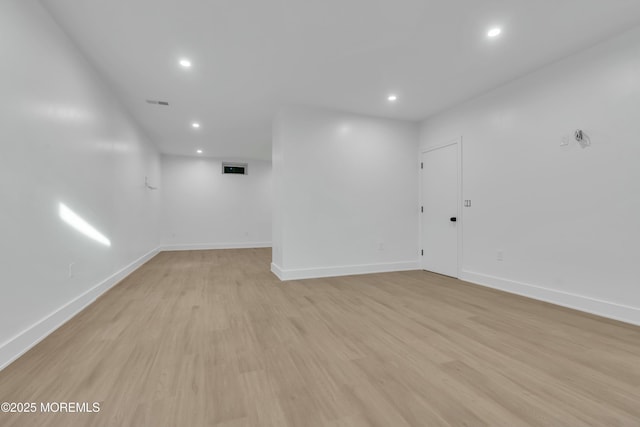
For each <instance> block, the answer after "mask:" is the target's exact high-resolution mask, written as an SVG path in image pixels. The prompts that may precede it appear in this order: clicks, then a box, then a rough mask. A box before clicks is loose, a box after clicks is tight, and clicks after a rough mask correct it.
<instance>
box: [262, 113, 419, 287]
mask: <svg viewBox="0 0 640 427" xmlns="http://www.w3.org/2000/svg"><path fill="white" fill-rule="evenodd" d="M273 147H274V156H273V166H274V176H275V177H276V178H275V179H276V187H277V189H278V190H277V191H278V193H276V198H277V203H276V205H275V206H274V272H276V274H278V275H279V276H280V277H281V278H303V277H319V276H332V275H340V274H355V273H368V272H375V271H390V270H403V269H414V268H417V252H418V203H417V195H418V162H417V160H416V153H417V151H418V126H417V124H415V123H411V122H404V121H398V120H387V119H379V118H374V117H367V116H361V115H356V114H350V113H344V112H338V111H328V110H322V109H315V108H308V107H287V108H284V109H283V110H282V111H280V113H279V115H278V116H277V118H276V121H275V123H274V143H273Z"/></svg>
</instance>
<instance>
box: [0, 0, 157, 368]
mask: <svg viewBox="0 0 640 427" xmlns="http://www.w3.org/2000/svg"><path fill="white" fill-rule="evenodd" d="M0 29H1V33H2V36H1V37H0V52H2V61H1V62H0V93H1V94H2V96H0V141H1V142H0V201H1V204H2V205H1V208H0V227H1V233H0V235H1V236H2V238H1V239H0V262H1V263H2V267H1V268H0V368H2V367H3V366H5V365H6V364H7V363H9V362H10V361H11V360H12V359H14V358H15V357H17V356H18V355H19V354H21V353H22V352H23V351H25V350H26V349H27V348H29V347H30V346H31V345H33V344H34V343H35V342H37V341H38V340H39V339H41V338H42V337H43V336H45V335H46V334H47V333H48V332H50V331H51V330H53V329H55V328H56V327H57V326H59V325H60V324H61V323H62V322H64V321H65V320H66V319H67V318H69V317H70V316H72V315H73V314H75V313H76V312H77V311H79V310H80V309H81V308H82V307H84V306H85V305H86V304H87V303H89V302H90V301H92V300H93V298H95V297H96V296H97V295H99V294H100V293H101V292H103V291H104V290H106V289H108V287H109V286H111V285H113V284H114V283H116V282H117V281H118V280H119V279H120V278H122V277H123V275H125V274H127V273H128V272H129V271H130V270H131V269H132V268H134V267H135V266H137V265H138V264H139V262H138V263H135V262H136V261H142V260H144V259H146V257H147V256H148V255H149V253H150V251H153V249H154V248H156V247H157V246H158V239H157V236H158V219H157V211H158V207H159V196H158V194H156V193H152V192H149V191H147V190H145V188H144V176H145V175H148V176H150V178H151V179H152V180H154V181H155V182H158V180H159V178H160V176H159V156H158V154H157V152H156V150H155V149H154V148H152V146H151V145H150V144H149V143H148V142H147V140H146V139H145V137H144V136H143V135H142V134H141V133H140V131H139V130H138V129H137V128H136V126H135V125H134V124H133V122H132V121H131V120H130V119H129V116H128V115H127V114H126V113H125V112H123V110H122V108H121V106H120V104H118V102H117V101H116V100H115V99H114V97H113V96H112V95H111V93H110V91H109V90H108V88H106V87H105V85H104V84H103V82H102V80H101V79H100V77H99V76H98V75H97V74H96V72H95V71H94V70H93V68H92V67H91V65H89V64H88V63H87V61H86V60H85V59H84V58H83V57H82V56H81V55H80V54H79V53H78V51H77V49H76V48H75V47H74V46H73V44H72V43H71V42H70V41H69V40H68V39H67V37H66V36H65V35H64V34H63V33H62V32H61V30H60V29H59V28H58V26H57V25H56V24H55V23H54V22H53V21H52V20H51V18H50V17H49V15H48V14H47V13H46V12H45V11H44V10H43V8H42V7H41V5H40V3H39V2H37V1H34V0H21V1H17V0H16V1H3V2H0ZM60 203H64V204H66V205H67V206H68V207H69V208H71V209H72V210H73V211H75V212H76V213H77V214H78V215H80V216H82V217H83V218H84V219H85V220H86V221H87V222H88V223H90V224H91V225H92V226H93V227H95V228H96V229H97V230H99V231H100V232H102V233H103V234H104V235H105V236H106V237H108V238H109V239H110V241H111V246H110V247H107V246H105V245H102V244H100V243H97V242H96V241H94V240H91V239H89V238H87V237H86V236H84V235H83V234H81V233H79V232H78V231H76V230H74V229H72V228H71V227H70V226H69V225H67V224H66V223H64V222H63V221H62V220H61V218H60V216H59V204H60ZM151 253H153V252H151ZM70 263H75V264H74V268H73V271H72V276H73V277H69V264H70ZM131 263H134V265H130V264H131ZM128 266H129V268H127V267H128Z"/></svg>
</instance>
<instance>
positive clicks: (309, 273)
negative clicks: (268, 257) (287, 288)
mask: <svg viewBox="0 0 640 427" xmlns="http://www.w3.org/2000/svg"><path fill="white" fill-rule="evenodd" d="M419 269H420V266H419V263H418V262H417V261H405V262H391V263H382V264H360V265H344V266H339V267H319V268H299V269H290V270H285V269H283V268H281V267H280V266H278V265H276V264H273V263H271V272H272V273H273V274H275V275H276V276H278V279H280V280H300V279H316V278H319V277H335V276H352V275H356V274H371V273H388V272H392V271H408V270H419Z"/></svg>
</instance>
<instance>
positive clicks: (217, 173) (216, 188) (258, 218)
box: [160, 155, 272, 249]
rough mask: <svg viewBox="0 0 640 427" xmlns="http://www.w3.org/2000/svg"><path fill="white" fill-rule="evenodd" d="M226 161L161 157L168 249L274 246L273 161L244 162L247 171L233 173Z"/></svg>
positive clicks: (164, 222) (165, 242) (163, 220)
mask: <svg viewBox="0 0 640 427" xmlns="http://www.w3.org/2000/svg"><path fill="white" fill-rule="evenodd" d="M225 160H226V159H225ZM231 160H233V159H231ZM222 161H223V160H222V159H213V158H207V157H186V156H166V155H165V156H162V183H163V186H162V188H161V189H160V191H161V193H162V230H163V233H164V234H163V240H162V241H163V247H164V248H165V249H215V248H237V247H270V246H271V205H272V187H271V162H265V161H259V160H249V161H240V162H242V163H248V166H249V167H248V174H247V175H231V174H222Z"/></svg>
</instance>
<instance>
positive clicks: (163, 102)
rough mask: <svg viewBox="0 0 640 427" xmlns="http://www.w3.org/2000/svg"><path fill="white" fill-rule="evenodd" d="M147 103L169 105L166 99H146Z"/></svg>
mask: <svg viewBox="0 0 640 427" xmlns="http://www.w3.org/2000/svg"><path fill="white" fill-rule="evenodd" d="M147 104H153V105H166V106H169V103H168V102H167V101H156V100H155V99H147Z"/></svg>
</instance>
